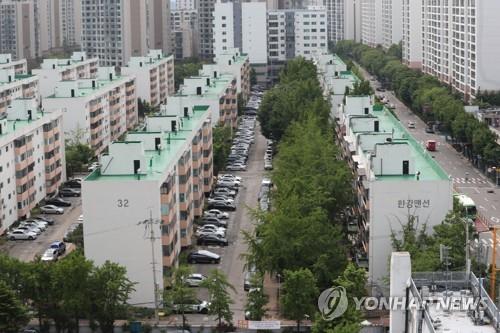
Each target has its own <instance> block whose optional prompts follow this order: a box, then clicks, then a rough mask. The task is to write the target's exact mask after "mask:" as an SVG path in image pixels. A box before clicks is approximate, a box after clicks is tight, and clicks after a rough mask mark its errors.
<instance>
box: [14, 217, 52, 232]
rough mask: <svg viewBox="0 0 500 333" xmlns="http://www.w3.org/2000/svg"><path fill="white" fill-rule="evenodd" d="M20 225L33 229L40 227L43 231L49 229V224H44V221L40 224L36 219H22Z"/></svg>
mask: <svg viewBox="0 0 500 333" xmlns="http://www.w3.org/2000/svg"><path fill="white" fill-rule="evenodd" d="M19 226H21V227H28V228H31V229H40V230H41V231H45V230H47V224H42V223H40V224H39V223H37V222H36V221H32V220H27V221H22V222H21V223H19Z"/></svg>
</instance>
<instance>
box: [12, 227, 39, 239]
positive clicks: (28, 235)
mask: <svg viewBox="0 0 500 333" xmlns="http://www.w3.org/2000/svg"><path fill="white" fill-rule="evenodd" d="M36 237H37V234H36V233H34V232H33V231H25V230H19V229H15V230H12V231H11V232H9V233H7V238H8V239H10V240H25V239H27V240H34V239H36Z"/></svg>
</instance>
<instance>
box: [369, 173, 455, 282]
mask: <svg viewBox="0 0 500 333" xmlns="http://www.w3.org/2000/svg"><path fill="white" fill-rule="evenodd" d="M402 188H404V189H405V190H404V195H402V194H401V193H402V192H401V189H402ZM452 193H453V192H452V184H451V181H449V180H435V181H397V180H394V181H391V180H387V181H371V182H370V190H369V202H370V222H369V223H370V226H369V230H370V236H369V237H370V239H369V253H368V255H369V272H370V276H369V281H370V282H372V283H374V284H375V285H379V286H383V285H385V284H386V283H385V282H384V281H383V279H385V278H387V277H389V258H390V256H391V252H392V245H391V232H394V233H396V235H397V236H398V237H401V235H399V234H398V233H399V232H401V230H402V227H401V224H402V223H403V224H405V223H407V221H408V216H409V215H413V216H415V219H416V220H417V222H418V225H419V227H420V228H421V227H422V226H423V224H424V223H426V227H427V229H426V230H427V231H428V232H432V228H433V227H434V226H435V225H438V224H440V223H441V222H442V221H443V220H444V218H445V216H446V214H447V213H448V211H449V210H451V209H452V208H453V196H452ZM409 206H411V207H409ZM417 207H418V208H417Z"/></svg>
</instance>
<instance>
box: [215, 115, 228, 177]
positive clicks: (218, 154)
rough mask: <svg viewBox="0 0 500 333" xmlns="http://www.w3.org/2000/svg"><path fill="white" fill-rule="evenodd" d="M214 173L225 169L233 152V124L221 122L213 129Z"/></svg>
mask: <svg viewBox="0 0 500 333" xmlns="http://www.w3.org/2000/svg"><path fill="white" fill-rule="evenodd" d="M212 144H213V154H214V155H213V156H214V157H213V158H214V160H213V164H214V175H216V174H218V173H219V171H221V170H224V168H225V166H226V159H227V156H228V155H229V153H230V152H231V146H232V144H233V136H232V129H231V126H224V125H223V124H222V125H221V124H219V125H217V126H215V127H214V128H213V129H212Z"/></svg>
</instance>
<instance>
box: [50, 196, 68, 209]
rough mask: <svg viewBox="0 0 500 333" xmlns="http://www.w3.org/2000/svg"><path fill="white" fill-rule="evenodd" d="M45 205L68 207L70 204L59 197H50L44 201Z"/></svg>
mask: <svg viewBox="0 0 500 333" xmlns="http://www.w3.org/2000/svg"><path fill="white" fill-rule="evenodd" d="M45 204H47V205H54V206H57V207H69V206H71V202H69V201H67V200H64V199H61V198H52V199H48V200H46V201H45Z"/></svg>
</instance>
